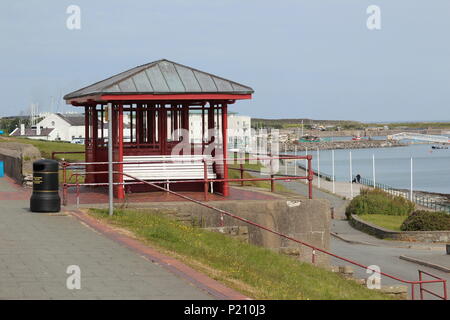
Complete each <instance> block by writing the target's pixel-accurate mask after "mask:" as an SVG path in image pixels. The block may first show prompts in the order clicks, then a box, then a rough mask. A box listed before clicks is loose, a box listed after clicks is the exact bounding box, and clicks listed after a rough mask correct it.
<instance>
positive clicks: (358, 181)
mask: <svg viewBox="0 0 450 320" xmlns="http://www.w3.org/2000/svg"><path fill="white" fill-rule="evenodd" d="M356 182H357V183H360V182H361V175H360V174H359V173H358V174H357V175H356Z"/></svg>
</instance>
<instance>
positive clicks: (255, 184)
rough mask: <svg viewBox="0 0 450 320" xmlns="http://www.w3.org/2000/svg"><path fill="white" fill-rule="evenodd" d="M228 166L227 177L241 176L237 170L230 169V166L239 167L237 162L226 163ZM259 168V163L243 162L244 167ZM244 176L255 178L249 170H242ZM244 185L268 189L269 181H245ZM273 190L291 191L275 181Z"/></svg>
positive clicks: (232, 183)
mask: <svg viewBox="0 0 450 320" xmlns="http://www.w3.org/2000/svg"><path fill="white" fill-rule="evenodd" d="M228 168H229V169H228V178H229V179H239V178H240V177H241V173H240V171H239V170H234V169H232V168H240V166H239V164H230V165H228ZM261 168H262V165H261V164H250V163H245V164H244V169H249V170H261ZM267 177H268V176H267ZM244 178H245V179H251V178H255V176H254V175H252V174H251V173H249V172H246V171H244ZM230 184H231V185H238V186H240V185H241V183H240V182H231V183H230ZM244 186H250V187H256V188H262V189H268V190H270V181H245V182H244ZM275 192H282V193H292V191H291V190H290V189H289V188H286V187H285V186H283V185H282V184H279V183H276V182H275Z"/></svg>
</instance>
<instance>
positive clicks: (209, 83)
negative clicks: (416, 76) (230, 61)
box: [194, 70, 217, 92]
mask: <svg viewBox="0 0 450 320" xmlns="http://www.w3.org/2000/svg"><path fill="white" fill-rule="evenodd" d="M194 75H195V78H197V81H198V83H199V84H200V87H201V88H202V91H203V92H217V87H216V84H215V83H214V81H213V79H212V78H211V76H210V75H209V74H207V73H203V72H198V71H197V70H195V71H194Z"/></svg>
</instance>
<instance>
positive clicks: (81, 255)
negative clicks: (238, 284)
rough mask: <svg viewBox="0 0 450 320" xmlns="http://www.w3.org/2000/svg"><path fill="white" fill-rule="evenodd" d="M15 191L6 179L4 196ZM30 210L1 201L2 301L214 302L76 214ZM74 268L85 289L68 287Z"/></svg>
mask: <svg viewBox="0 0 450 320" xmlns="http://www.w3.org/2000/svg"><path fill="white" fill-rule="evenodd" d="M11 188H12V189H11ZM14 188H15V187H14V186H11V185H10V182H8V181H7V180H6V179H1V178H0V193H1V192H2V190H4V192H11V190H16V192H20V191H19V190H17V189H14ZM28 207H29V202H28V200H0V208H1V209H0V299H213V297H212V296H211V295H210V294H208V293H207V292H206V291H204V290H202V289H200V288H198V287H195V286H193V285H192V283H191V282H189V281H187V280H186V279H184V278H181V277H179V276H177V275H175V274H174V273H172V272H169V271H168V270H166V269H164V268H163V267H161V266H160V265H158V264H156V263H152V262H151V261H149V260H147V259H145V258H144V257H142V256H140V255H139V254H137V253H136V252H133V251H131V250H129V249H128V248H126V247H124V246H123V245H120V244H119V243H117V242H115V241H113V240H111V239H108V238H106V237H104V236H103V235H102V234H100V233H98V232H96V231H94V230H93V229H91V228H87V227H86V226H85V225H83V224H82V223H80V221H79V220H78V219H76V218H75V217H73V216H71V215H52V214H46V213H32V212H30V211H29V210H28ZM71 265H76V266H79V267H80V270H81V289H80V290H77V289H74V290H69V289H68V288H67V286H66V281H67V278H68V277H69V276H70V274H68V273H66V271H67V268H68V267H69V266H71Z"/></svg>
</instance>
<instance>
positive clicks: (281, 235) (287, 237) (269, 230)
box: [116, 172, 447, 300]
mask: <svg viewBox="0 0 450 320" xmlns="http://www.w3.org/2000/svg"><path fill="white" fill-rule="evenodd" d="M116 173H118V174H123V175H124V176H127V177H129V178H131V179H134V180H136V181H139V182H142V183H145V184H148V185H151V186H153V187H155V188H158V189H160V190H164V191H166V192H169V193H171V194H174V195H176V196H178V197H180V198H183V199H185V200H188V201H191V202H194V203H197V204H199V205H201V206H204V207H206V208H209V209H212V210H213V211H216V212H218V213H220V215H221V217H222V216H223V215H226V216H229V217H231V218H233V219H236V220H239V221H241V222H244V223H246V224H249V225H252V226H255V227H257V228H259V229H261V230H265V231H267V232H270V233H272V234H275V235H277V236H280V237H281V238H284V239H287V240H290V241H293V242H295V243H298V244H300V245H303V246H306V247H308V248H310V249H311V262H312V263H313V264H314V263H315V256H316V251H318V252H322V253H324V254H326V255H328V256H331V257H334V258H336V259H339V260H342V261H345V262H348V263H350V264H352V265H355V266H358V267H360V268H363V269H365V270H372V271H374V272H378V271H376V270H373V269H371V268H369V267H368V266H365V265H363V264H361V263H358V262H355V261H353V260H350V259H347V258H344V257H341V256H338V255H336V254H333V253H331V252H329V251H326V250H323V249H320V248H318V247H315V246H313V245H310V244H309V243H306V242H303V241H300V240H298V239H295V238H293V237H290V236H288V235H285V234H283V233H281V232H278V231H275V230H272V229H270V228H267V227H265V226H263V225H260V224H258V223H256V222H253V221H250V220H248V219H245V218H242V217H240V216H237V215H235V214H233V213H231V212H228V211H226V210H223V209H220V208H216V207H214V206H212V205H209V204H206V203H203V202H201V201H198V200H195V199H192V198H190V197H188V196H185V195H182V194H180V193H177V192H174V191H171V190H169V189H165V188H163V187H161V186H158V185H155V184H153V183H151V182H148V181H145V180H142V179H139V178H136V177H133V176H131V175H129V174H126V173H121V172H116ZM221 221H223V219H222V218H221ZM421 273H424V274H427V275H429V276H431V277H433V278H435V280H423V279H422V276H421ZM379 274H380V275H383V276H385V277H388V278H390V279H393V280H395V281H398V282H401V283H404V284H409V285H411V299H412V300H415V286H416V285H419V287H420V298H421V300H423V294H422V292H427V293H431V294H433V295H434V296H435V297H438V298H440V299H443V300H447V285H446V283H447V281H446V280H445V279H441V278H439V277H436V276H434V275H431V274H430V273H426V272H424V271H422V272H420V271H419V281H409V280H404V279H401V278H398V277H395V276H392V275H390V274H387V273H385V272H379ZM430 283H442V285H443V290H444V294H443V296H440V295H438V294H435V293H433V292H431V291H429V290H427V289H424V288H423V285H424V284H430Z"/></svg>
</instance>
